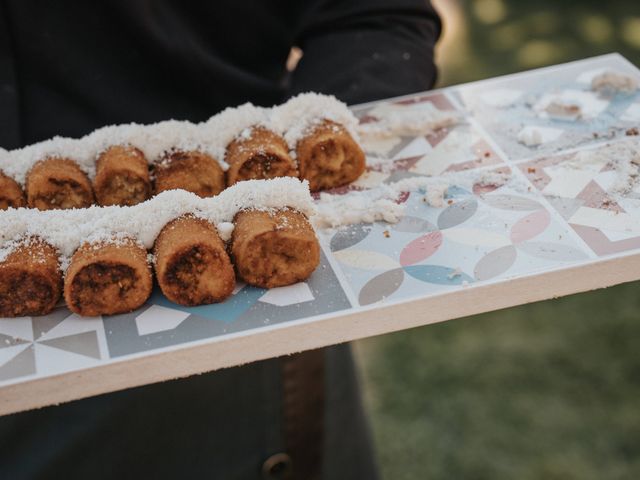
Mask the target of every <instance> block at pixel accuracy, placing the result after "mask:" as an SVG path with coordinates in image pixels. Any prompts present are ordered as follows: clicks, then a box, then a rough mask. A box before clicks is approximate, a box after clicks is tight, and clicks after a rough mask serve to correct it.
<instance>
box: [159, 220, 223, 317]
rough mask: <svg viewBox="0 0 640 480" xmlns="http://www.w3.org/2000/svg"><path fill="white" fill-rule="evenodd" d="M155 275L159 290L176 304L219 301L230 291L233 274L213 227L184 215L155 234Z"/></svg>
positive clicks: (203, 221)
mask: <svg viewBox="0 0 640 480" xmlns="http://www.w3.org/2000/svg"><path fill="white" fill-rule="evenodd" d="M154 253H155V257H156V278H157V279H158V284H159V285H160V288H161V289H162V293H164V295H165V296H166V297H167V298H168V299H169V300H171V301H172V302H175V303H178V304H180V305H189V306H194V305H204V304H208V303H215V302H220V301H222V300H224V299H225V298H227V297H228V296H229V295H231V293H232V292H233V289H234V287H235V274H234V271H233V266H232V265H231V261H230V260H229V255H228V254H227V251H226V250H225V247H224V244H223V242H222V240H221V239H220V237H219V236H218V233H217V231H216V228H215V227H214V226H213V225H212V224H211V223H209V222H207V221H206V220H203V219H200V218H195V217H193V216H185V217H180V218H177V219H175V220H173V221H171V222H169V223H168V224H167V225H165V227H164V228H163V229H162V231H161V232H160V235H158V237H157V238H156V242H155V247H154Z"/></svg>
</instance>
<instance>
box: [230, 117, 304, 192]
mask: <svg viewBox="0 0 640 480" xmlns="http://www.w3.org/2000/svg"><path fill="white" fill-rule="evenodd" d="M225 161H226V162H227V163H228V164H229V170H228V171H227V186H228V187H230V186H231V185H233V184H234V183H236V182H241V181H242V180H253V179H267V178H275V177H297V176H298V170H297V168H296V164H295V162H294V161H293V160H292V158H291V156H290V155H289V148H288V146H287V142H286V141H285V139H284V138H282V137H281V136H280V135H278V134H276V133H274V132H272V131H271V130H268V129H266V128H264V127H253V128H250V129H247V130H245V132H243V134H241V135H240V136H238V137H236V138H235V139H234V140H233V141H232V142H231V143H230V144H229V145H228V146H227V151H226V153H225Z"/></svg>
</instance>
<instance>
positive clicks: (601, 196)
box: [0, 54, 640, 414]
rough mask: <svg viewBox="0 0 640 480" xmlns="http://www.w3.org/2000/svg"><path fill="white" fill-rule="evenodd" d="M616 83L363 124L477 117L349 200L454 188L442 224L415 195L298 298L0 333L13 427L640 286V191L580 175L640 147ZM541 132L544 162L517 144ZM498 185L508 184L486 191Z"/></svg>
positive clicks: (598, 68) (326, 241)
mask: <svg viewBox="0 0 640 480" xmlns="http://www.w3.org/2000/svg"><path fill="white" fill-rule="evenodd" d="M604 70H616V71H620V72H624V73H626V74H628V75H632V76H635V77H637V78H638V79H640V72H639V71H638V70H637V69H636V68H635V67H634V66H633V65H631V64H630V63H629V62H627V61H626V60H625V59H624V58H622V57H621V56H619V55H616V54H613V55H607V56H603V57H597V58H592V59H588V60H583V61H579V62H574V63H570V64H565V65H559V66H554V67H550V68H546V69H542V70H535V71H531V72H526V73H522V74H517V75H510V76H507V77H500V78H495V79H490V80H485V81H481V82H476V83H471V84H466V85H461V86H458V87H452V88H447V89H443V90H437V91H432V92H427V93H423V94H418V95H412V96H408V97H403V98H399V99H392V100H388V101H384V102H376V103H372V104H366V105H360V106H356V107H354V111H355V112H356V114H357V115H358V116H359V117H360V118H362V119H363V121H367V122H371V121H380V120H381V119H383V118H384V115H387V114H393V113H398V112H404V111H408V110H413V111H416V110H417V111H420V110H421V109H428V110H430V111H433V110H440V111H442V112H445V113H446V112H458V113H459V114H460V115H461V116H462V121H460V122H458V123H457V124H456V125H454V126H451V127H449V128H446V129H442V130H439V131H437V132H436V133H434V134H429V135H418V136H415V135H412V136H404V135H401V134H399V135H396V136H389V137H386V138H385V139H383V140H377V141H376V142H370V143H369V144H366V143H365V149H366V150H367V155H368V157H369V163H370V167H369V168H368V171H367V173H366V174H365V175H364V176H363V177H362V178H361V179H359V180H358V181H357V182H356V183H355V184H354V185H352V186H350V187H349V188H347V189H341V190H338V191H335V192H332V193H334V194H336V195H339V194H343V193H345V191H349V190H363V189H368V188H372V187H375V186H377V185H380V184H382V183H392V182H395V181H398V180H402V179H405V178H413V177H419V176H439V175H443V174H447V176H448V177H447V184H448V188H447V191H446V196H445V202H444V204H443V206H442V207H434V206H431V205H429V204H428V203H425V201H424V199H425V194H424V192H419V191H418V192H412V193H406V194H403V195H402V196H401V198H400V200H399V201H400V202H403V203H404V204H405V214H404V217H403V218H402V219H401V220H400V222H398V223H396V224H386V223H384V222H378V223H375V224H372V225H364V224H363V225H352V226H349V227H345V228H341V229H337V230H323V231H319V232H318V234H319V237H320V239H321V243H322V247H323V254H322V263H321V266H320V267H319V268H318V269H317V270H316V272H315V273H314V274H313V275H312V277H311V278H310V279H309V280H308V281H307V282H304V283H300V284H297V285H293V286H290V287H284V288H277V289H272V290H263V289H259V288H254V287H250V286H245V285H238V287H237V288H236V290H235V292H234V295H233V296H232V297H231V298H230V299H228V300H227V301H226V302H224V303H222V304H218V305H209V306H202V307H195V308H185V307H181V306H178V305H175V304H172V303H171V302H169V301H168V300H167V299H165V298H164V297H163V296H162V295H161V294H160V293H159V292H158V291H155V292H154V294H153V295H152V297H151V299H150V300H149V302H148V303H147V304H146V305H145V306H143V307H142V308H140V309H139V310H137V311H135V312H133V313H130V314H125V315H116V316H112V317H97V318H80V317H78V316H76V315H74V314H72V313H71V312H70V311H69V310H68V309H67V308H66V307H65V306H64V305H63V304H61V305H60V306H58V307H57V308H56V309H55V311H54V312H53V313H52V314H50V315H47V316H44V317H23V318H7V319H2V318H0V414H8V413H13V412H18V411H22V410H27V409H32V408H37V407H42V406H46V405H52V404H56V403H60V402H66V401H70V400H75V399H79V398H84V397H87V396H91V395H97V394H101V393H106V392H110V391H115V390H121V389H125V388H129V387H134V386H138V385H144V384H148V383H153V382H160V381H165V380H169V379H173V378H178V377H184V376H188V375H192V374H196V373H201V372H207V371H212V370H216V369H219V368H224V367H230V366H235V365H240V364H244V363H248V362H252V361H255V360H260V359H265V358H271V357H276V356H280V355H286V354H290V353H294V352H299V351H303V350H308V349H313V348H317V347H322V346H327V345H332V344H337V343H341V342H346V341H350V340H355V339H359V338H364V337H369V336H372V335H379V334H383V333H387V332H392V331H397V330H403V329H407V328H412V327H416V326H420V325H426V324H430V323H434V322H440V321H444V320H451V319H454V318H459V317H463V316H467V315H472V314H477V313H482V312H487V311H491V310H497V309H501V308H505V307H510V306H514V305H521V304H525V303H529V302H534V301H539V300H544V299H548V298H552V297H559V296H563V295H569V294H572V293H577V292H582V291H586V290H591V289H596V288H603V287H608V286H612V285H616V284H619V283H623V282H629V281H633V280H638V279H640V186H638V185H636V186H635V187H634V188H632V189H631V190H630V191H628V192H627V193H624V194H622V193H611V192H612V191H614V190H615V189H614V188H613V186H614V184H615V182H616V175H617V174H616V172H615V170H613V168H612V165H611V164H609V163H607V162H606V161H603V162H598V161H597V160H595V161H589V162H585V163H584V165H582V164H581V160H580V158H582V157H580V153H581V152H583V151H590V152H596V153H598V152H603V151H605V153H606V149H610V148H616V147H615V146H616V145H617V144H618V143H619V142H624V141H628V140H629V139H631V140H634V138H633V133H634V131H633V128H634V127H637V126H638V125H640V92H638V91H636V92H635V93H629V94H624V93H618V94H615V95H602V94H598V93H596V92H592V91H591V90H590V81H591V78H592V77H593V76H594V75H596V74H598V73H600V72H602V71H604ZM545 95H563V96H564V98H573V99H575V100H576V102H578V103H580V104H581V105H583V107H584V112H585V114H584V115H583V116H582V117H581V118H578V119H558V118H548V117H546V118H545V116H544V115H541V114H540V113H539V112H536V111H535V109H534V108H532V105H535V104H536V102H538V101H540V100H541V99H543V98H544V96H545ZM525 127H527V128H535V129H537V130H538V131H539V132H541V133H542V143H541V144H540V145H538V146H535V147H527V146H525V145H523V144H522V143H520V142H518V140H517V137H518V133H519V132H520V131H521V130H522V129H523V128H525ZM635 140H638V141H640V137H638V138H637V139H635ZM381 157H382V158H385V159H387V160H386V161H384V162H382V161H380V158H381ZM491 173H501V174H503V175H505V178H508V180H507V181H506V183H504V184H495V185H491V184H487V182H486V181H483V180H482V179H483V178H487V175H491Z"/></svg>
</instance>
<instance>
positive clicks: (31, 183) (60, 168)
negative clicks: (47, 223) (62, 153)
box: [26, 157, 93, 210]
mask: <svg viewBox="0 0 640 480" xmlns="http://www.w3.org/2000/svg"><path fill="white" fill-rule="evenodd" d="M26 190H27V203H28V204H29V207H31V208H37V209H38V210H51V209H66V208H86V207H89V206H91V204H92V203H93V190H92V188H91V182H89V179H88V178H87V175H86V174H85V173H84V172H83V171H82V170H80V167H79V166H78V164H77V163H76V162H74V161H73V160H70V159H68V158H60V157H50V158H46V159H44V160H41V161H39V162H38V163H36V164H35V165H34V166H33V167H32V168H31V170H30V171H29V173H28V174H27V182H26Z"/></svg>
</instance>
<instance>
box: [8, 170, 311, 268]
mask: <svg viewBox="0 0 640 480" xmlns="http://www.w3.org/2000/svg"><path fill="white" fill-rule="evenodd" d="M287 207H289V208H294V209H296V210H298V211H300V212H302V213H303V214H305V215H307V216H311V215H313V213H314V212H315V207H314V204H313V201H312V199H311V195H310V193H309V185H308V183H307V182H306V181H304V182H301V181H299V180H298V179H295V178H291V177H283V178H276V179H272V180H248V181H245V182H239V183H237V184H235V185H233V186H232V187H229V188H227V189H226V190H224V191H222V193H220V194H219V195H218V196H216V197H213V198H200V197H198V196H197V195H194V194H193V193H190V192H187V191H185V190H170V191H165V192H162V193H160V194H158V195H157V196H155V197H154V198H152V199H151V200H147V201H146V202H143V203H140V204H138V205H135V206H132V207H118V206H113V207H98V206H93V207H89V208H86V209H72V210H48V211H39V210H33V209H26V208H19V209H9V210H4V211H0V261H2V260H4V259H5V258H6V256H7V255H8V254H9V253H10V252H11V251H12V250H13V249H14V248H15V246H16V245H17V244H19V242H23V241H24V240H25V238H29V237H39V238H41V239H43V240H44V241H45V242H47V243H49V244H51V245H52V246H54V247H56V248H57V249H58V250H59V252H60V254H61V256H62V263H63V266H65V265H66V264H67V260H68V258H69V257H70V256H71V255H72V254H73V252H74V251H75V250H76V249H77V248H78V247H79V246H80V245H81V244H82V243H85V242H89V243H94V242H113V241H116V242H117V241H119V240H122V239H136V240H137V241H138V242H140V244H141V245H143V246H144V247H145V248H147V249H150V248H151V247H152V246H153V243H154V241H155V239H156V237H157V236H158V234H159V233H160V230H162V227H164V226H165V225H166V224H167V223H168V222H170V221H171V220H173V219H175V218H177V217H180V216H182V215H186V214H192V215H194V216H196V217H199V218H203V219H205V220H208V221H209V222H211V223H213V224H214V225H216V226H217V228H218V231H219V232H220V235H221V236H222V237H223V239H228V238H230V236H231V232H232V231H233V224H232V223H231V222H232V221H233V218H234V216H235V214H236V213H237V212H239V211H241V210H248V209H252V210H265V211H271V210H277V209H282V208H287Z"/></svg>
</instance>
